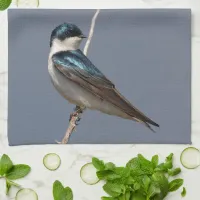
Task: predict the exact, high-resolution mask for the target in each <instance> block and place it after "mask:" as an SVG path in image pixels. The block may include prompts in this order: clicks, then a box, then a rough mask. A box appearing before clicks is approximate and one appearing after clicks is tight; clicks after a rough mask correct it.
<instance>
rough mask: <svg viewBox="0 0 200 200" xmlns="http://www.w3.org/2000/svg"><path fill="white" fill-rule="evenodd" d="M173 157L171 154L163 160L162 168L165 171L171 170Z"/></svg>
mask: <svg viewBox="0 0 200 200" xmlns="http://www.w3.org/2000/svg"><path fill="white" fill-rule="evenodd" d="M173 156H174V154H173V153H171V154H170V155H169V156H167V157H166V159H165V163H164V166H165V167H166V168H167V169H172V167H173V164H172V161H173Z"/></svg>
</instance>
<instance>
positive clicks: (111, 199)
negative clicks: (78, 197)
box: [101, 197, 118, 200]
mask: <svg viewBox="0 0 200 200" xmlns="http://www.w3.org/2000/svg"><path fill="white" fill-rule="evenodd" d="M101 200H118V199H117V198H114V197H101Z"/></svg>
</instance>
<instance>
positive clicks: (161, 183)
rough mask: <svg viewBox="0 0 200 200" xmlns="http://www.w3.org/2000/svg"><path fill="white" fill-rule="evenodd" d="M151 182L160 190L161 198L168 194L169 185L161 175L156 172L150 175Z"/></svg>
mask: <svg viewBox="0 0 200 200" xmlns="http://www.w3.org/2000/svg"><path fill="white" fill-rule="evenodd" d="M152 180H153V182H154V183H155V184H157V186H158V187H159V188H160V190H161V196H162V198H164V197H165V196H166V195H167V193H168V192H169V183H168V180H167V178H166V177H165V175H164V174H163V173H160V172H156V173H154V174H153V175H152Z"/></svg>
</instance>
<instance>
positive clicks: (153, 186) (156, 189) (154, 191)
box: [148, 183, 161, 199]
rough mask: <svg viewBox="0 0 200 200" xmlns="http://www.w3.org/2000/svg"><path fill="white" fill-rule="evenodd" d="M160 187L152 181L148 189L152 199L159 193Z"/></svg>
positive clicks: (149, 196)
mask: <svg viewBox="0 0 200 200" xmlns="http://www.w3.org/2000/svg"><path fill="white" fill-rule="evenodd" d="M160 192H161V191H160V188H159V187H158V185H156V184H153V183H151V185H150V187H149V190H148V198H149V199H150V198H151V197H154V196H155V195H156V194H159V193H160Z"/></svg>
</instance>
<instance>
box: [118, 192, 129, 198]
mask: <svg viewBox="0 0 200 200" xmlns="http://www.w3.org/2000/svg"><path fill="white" fill-rule="evenodd" d="M130 196H131V193H130V192H129V191H127V192H126V193H125V194H122V195H120V196H119V197H118V200H129V199H130Z"/></svg>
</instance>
